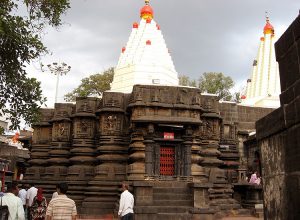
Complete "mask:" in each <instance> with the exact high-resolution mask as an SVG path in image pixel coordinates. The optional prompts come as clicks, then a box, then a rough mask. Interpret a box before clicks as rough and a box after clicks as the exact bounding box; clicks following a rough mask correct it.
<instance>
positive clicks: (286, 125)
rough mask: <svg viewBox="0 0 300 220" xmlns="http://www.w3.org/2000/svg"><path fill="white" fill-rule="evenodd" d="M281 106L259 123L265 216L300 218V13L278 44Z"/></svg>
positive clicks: (257, 126) (274, 219)
mask: <svg viewBox="0 0 300 220" xmlns="http://www.w3.org/2000/svg"><path fill="white" fill-rule="evenodd" d="M275 49H276V59H277V61H278V63H279V69H280V83H281V90H282V92H281V95H280V103H281V107H280V108H278V109H276V110H275V111H273V112H272V113H271V114H269V115H267V116H266V117H264V118H263V119H261V120H259V121H258V122H257V123H256V129H257V140H258V144H259V147H260V148H261V157H262V172H263V173H262V174H263V188H264V209H265V212H264V213H265V219H272V220H276V219H278V220H279V219H280V220H281V219H282V220H285V219H289V220H294V219H300V209H299V206H300V190H299V186H300V172H299V171H300V163H299V161H300V15H299V16H298V17H297V18H296V19H295V21H294V22H293V23H292V24H291V25H290V27H289V28H288V29H287V30H286V32H285V33H284V34H283V35H282V36H281V38H280V39H279V40H278V41H277V43H276V44H275Z"/></svg>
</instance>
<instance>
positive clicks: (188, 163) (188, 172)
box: [182, 135, 193, 177]
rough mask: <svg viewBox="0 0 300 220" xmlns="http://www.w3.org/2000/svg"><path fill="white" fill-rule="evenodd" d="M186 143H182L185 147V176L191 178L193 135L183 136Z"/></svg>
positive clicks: (183, 155)
mask: <svg viewBox="0 0 300 220" xmlns="http://www.w3.org/2000/svg"><path fill="white" fill-rule="evenodd" d="M183 139H184V142H183V143H182V147H183V152H182V153H183V154H182V157H183V161H184V164H183V173H182V174H183V176H186V177H190V176H191V159H192V153H191V149H192V143H193V142H192V140H193V137H192V136H191V135H186V136H183Z"/></svg>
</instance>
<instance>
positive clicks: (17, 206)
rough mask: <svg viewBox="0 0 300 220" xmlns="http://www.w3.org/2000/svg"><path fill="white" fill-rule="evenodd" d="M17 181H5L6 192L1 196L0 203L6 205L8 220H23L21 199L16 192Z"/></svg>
mask: <svg viewBox="0 0 300 220" xmlns="http://www.w3.org/2000/svg"><path fill="white" fill-rule="evenodd" d="M18 191H19V189H18V184H17V182H12V183H7V193H6V194H5V195H4V196H3V197H2V205H7V206H8V211H9V216H8V220H15V219H18V220H25V213H24V208H23V204H22V201H21V199H20V198H19V197H17V196H16V195H17V194H18Z"/></svg>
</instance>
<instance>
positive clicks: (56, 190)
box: [51, 184, 58, 199]
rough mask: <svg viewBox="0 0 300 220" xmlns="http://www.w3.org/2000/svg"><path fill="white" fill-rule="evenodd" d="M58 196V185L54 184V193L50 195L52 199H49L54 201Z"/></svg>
mask: <svg viewBox="0 0 300 220" xmlns="http://www.w3.org/2000/svg"><path fill="white" fill-rule="evenodd" d="M57 196H58V184H56V187H55V192H54V193H53V194H52V198H51V199H54V198H56V197H57Z"/></svg>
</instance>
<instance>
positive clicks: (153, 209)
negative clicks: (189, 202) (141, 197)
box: [134, 205, 191, 214]
mask: <svg viewBox="0 0 300 220" xmlns="http://www.w3.org/2000/svg"><path fill="white" fill-rule="evenodd" d="M190 209H191V207H190V206H156V205H152V206H138V207H135V209H134V210H135V212H136V213H154V214H158V213H165V214H166V213H170V214H171V213H189V210H190Z"/></svg>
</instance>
